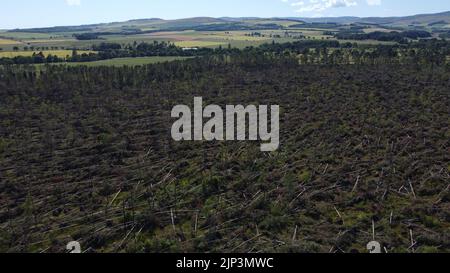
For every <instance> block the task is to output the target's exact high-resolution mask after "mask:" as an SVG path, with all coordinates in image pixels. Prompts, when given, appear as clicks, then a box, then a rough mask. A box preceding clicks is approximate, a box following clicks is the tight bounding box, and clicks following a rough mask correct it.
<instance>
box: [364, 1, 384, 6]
mask: <svg viewBox="0 0 450 273" xmlns="http://www.w3.org/2000/svg"><path fill="white" fill-rule="evenodd" d="M367 5H369V6H379V5H381V0H367Z"/></svg>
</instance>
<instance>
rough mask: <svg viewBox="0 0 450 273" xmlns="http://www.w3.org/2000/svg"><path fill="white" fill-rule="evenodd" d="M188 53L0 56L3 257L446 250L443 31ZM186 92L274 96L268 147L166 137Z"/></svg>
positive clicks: (449, 174) (449, 49)
mask: <svg viewBox="0 0 450 273" xmlns="http://www.w3.org/2000/svg"><path fill="white" fill-rule="evenodd" d="M94 50H96V51H98V53H96V54H95V57H99V58H109V57H111V56H110V55H114V56H115V57H116V56H117V55H121V56H122V55H130V56H134V55H138V56H141V55H144V56H147V54H169V53H168V52H170V54H172V52H173V51H176V53H173V54H177V55H178V54H180V53H183V52H179V50H180V48H179V47H176V46H171V45H168V44H163V45H162V44H159V43H155V44H148V43H147V44H134V45H133V44H130V45H127V46H125V47H123V46H122V45H120V44H119V45H114V44H106V43H105V44H102V45H99V46H98V47H97V48H94ZM155 52H156V53H155ZM184 53H185V54H187V53H189V52H187V53H186V52H184ZM192 54H193V55H194V57H195V58H192V59H189V60H184V61H173V62H167V63H161V64H153V65H145V66H133V67H131V66H124V67H87V66H74V67H72V66H66V65H46V66H44V69H42V68H37V67H36V66H34V65H16V64H5V65H2V66H0V200H2V202H1V204H0V252H50V253H51V252H64V251H65V246H66V244H67V243H68V242H70V241H73V240H76V241H79V242H80V243H81V245H82V246H83V250H85V251H86V252H92V253H95V252H97V253H100V252H122V253H127V252H128V253H136V252H138V253H155V252H176V253H184V252H209V253H211V252H212V253H215V252H238V253H266V252H282V253H291V252H295V253H311V252H321V253H341V252H363V253H365V252H367V249H366V245H367V243H368V242H369V241H372V240H374V239H375V240H377V241H379V242H380V243H382V245H383V250H384V251H386V252H389V253H408V252H409V253H414V252H420V253H432V252H449V251H450V232H449V231H450V191H449V190H450V184H449V181H450V153H449V144H450V143H449V142H450V121H449V116H450V108H449V105H450V93H449V90H450V66H449V56H450V46H449V43H448V42H447V41H444V40H424V41H420V42H414V43H407V44H403V45H399V44H396V45H358V44H354V43H340V42H337V41H302V42H293V43H285V44H276V43H268V44H264V45H262V46H260V47H247V48H245V49H241V50H240V49H236V48H227V47H223V48H222V47H220V48H217V49H205V50H204V51H202V50H199V51H195V52H192ZM73 56H77V55H76V54H74V55H73ZM73 56H72V58H73ZM93 56H94V55H93ZM158 56H161V55H158ZM3 61H4V60H3ZM14 63H15V62H14ZM194 96H198V97H203V99H204V101H205V104H216V105H219V106H225V105H229V104H231V105H238V104H242V105H249V104H256V105H274V104H276V105H279V106H280V111H281V112H280V130H281V131H280V148H279V149H278V150H277V151H275V152H271V153H263V152H261V151H260V149H259V143H254V142H243V141H238V142H175V141H173V140H172V138H171V136H170V129H171V125H172V123H173V122H174V120H173V119H171V115H170V111H171V109H172V108H173V107H174V106H175V105H179V104H185V105H191V104H192V101H193V97H194Z"/></svg>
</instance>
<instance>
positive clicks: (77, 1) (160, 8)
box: [0, 0, 450, 29]
mask: <svg viewBox="0 0 450 273" xmlns="http://www.w3.org/2000/svg"><path fill="white" fill-rule="evenodd" d="M441 11H450V1H448V0H427V1H424V0H39V1H31V0H2V16H1V17H0V29H11V28H26V27H45V26H56V25H80V24H91V23H102V22H113V21H123V20H128V19H141V18H154V17H158V18H164V19H176V18H187V17H197V16H211V17H221V16H231V17H246V16H257V17H281V16H283V17H318V16H349V15H351V16H360V17H366V16H403V15H413V14H418V13H434V12H441Z"/></svg>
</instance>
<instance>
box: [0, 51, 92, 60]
mask: <svg viewBox="0 0 450 273" xmlns="http://www.w3.org/2000/svg"><path fill="white" fill-rule="evenodd" d="M40 52H42V53H43V54H44V56H48V55H53V56H58V57H60V58H65V57H67V56H71V55H72V50H43V51H9V52H1V51H0V58H14V57H18V56H24V57H29V56H33V54H38V53H40ZM77 52H78V54H83V53H86V54H89V53H95V51H87V50H79V51H77Z"/></svg>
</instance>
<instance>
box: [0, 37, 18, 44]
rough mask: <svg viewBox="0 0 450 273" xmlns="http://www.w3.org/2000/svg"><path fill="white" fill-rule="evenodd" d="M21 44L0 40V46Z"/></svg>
mask: <svg viewBox="0 0 450 273" xmlns="http://www.w3.org/2000/svg"><path fill="white" fill-rule="evenodd" d="M20 44H21V42H18V41H14V40H9V39H2V38H0V45H20Z"/></svg>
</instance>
